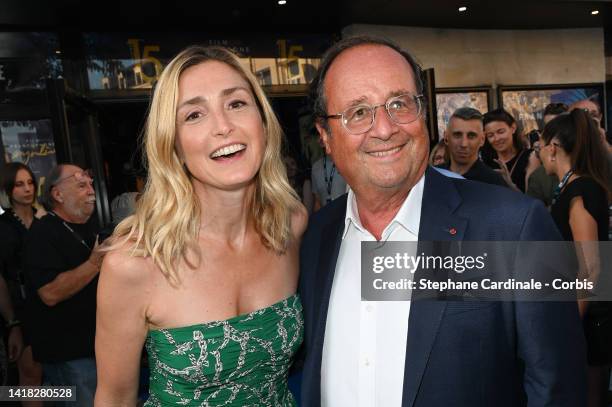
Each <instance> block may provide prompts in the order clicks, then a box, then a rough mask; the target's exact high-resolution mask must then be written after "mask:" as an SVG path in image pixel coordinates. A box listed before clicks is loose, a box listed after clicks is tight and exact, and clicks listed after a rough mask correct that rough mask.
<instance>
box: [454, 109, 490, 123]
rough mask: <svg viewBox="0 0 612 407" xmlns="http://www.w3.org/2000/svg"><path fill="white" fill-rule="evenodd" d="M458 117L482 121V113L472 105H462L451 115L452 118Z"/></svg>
mask: <svg viewBox="0 0 612 407" xmlns="http://www.w3.org/2000/svg"><path fill="white" fill-rule="evenodd" d="M453 117H456V118H458V119H461V120H478V121H480V122H481V123H482V119H483V117H482V113H480V112H479V111H478V110H477V109H474V108H471V107H460V108H459V109H457V110H455V112H454V113H453V114H452V115H451V117H450V118H451V119H452V118H453Z"/></svg>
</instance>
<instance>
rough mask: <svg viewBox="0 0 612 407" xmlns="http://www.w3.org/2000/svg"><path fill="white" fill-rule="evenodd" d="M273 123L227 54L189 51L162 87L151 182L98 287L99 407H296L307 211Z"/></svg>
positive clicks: (151, 129)
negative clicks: (145, 362)
mask: <svg viewBox="0 0 612 407" xmlns="http://www.w3.org/2000/svg"><path fill="white" fill-rule="evenodd" d="M281 138H282V131H281V128H280V125H279V124H278V121H277V119H276V117H275V116H274V113H273V112H272V109H271V107H270V104H269V102H268V101H267V99H266V97H265V95H264V93H263V91H262V89H261V88H260V86H259V85H258V83H257V80H256V79H255V78H254V77H253V75H252V74H251V73H250V72H249V71H247V70H245V68H243V66H242V64H241V63H240V60H239V59H238V58H237V57H236V56H235V55H234V54H232V53H231V52H230V51H228V50H226V49H224V48H218V47H206V48H204V47H190V48H187V49H186V50H184V51H183V52H181V53H180V54H179V55H178V56H176V57H175V58H174V59H173V60H172V61H171V62H170V63H169V64H168V66H167V67H166V68H165V69H164V71H163V73H162V75H161V76H160V78H159V81H158V82H157V85H156V88H155V92H154V95H153V99H152V102H151V108H150V113H149V116H148V119H147V125H146V135H145V151H146V157H147V162H148V171H149V172H148V182H147V185H146V187H145V190H144V192H143V194H142V197H141V199H140V200H139V202H138V205H137V209H136V213H135V215H133V216H130V217H128V218H127V219H125V220H124V221H123V222H121V223H120V224H119V225H118V226H117V228H116V230H115V234H114V237H113V238H112V239H113V247H112V248H111V251H110V252H109V253H108V254H107V255H106V257H105V259H104V263H103V265H102V270H101V272H100V281H99V284H98V316H97V330H96V359H97V366H98V388H97V392H96V399H95V401H96V405H99V406H106V405H109V406H110V405H112V406H115V405H135V403H136V392H137V387H138V376H139V362H140V354H141V351H142V347H143V344H145V342H146V347H147V350H148V354H149V367H150V370H151V374H150V396H149V399H148V401H147V402H146V404H145V405H147V406H166V405H174V404H186V405H196V404H197V405H228V406H247V405H261V406H294V405H295V401H294V399H293V396H292V395H291V393H290V392H289V390H288V387H287V372H288V369H289V367H290V365H291V363H292V357H293V355H294V353H295V352H296V351H297V349H298V348H299V346H300V344H301V342H302V335H303V320H302V308H301V302H300V299H299V297H298V296H297V294H296V288H297V279H298V252H299V244H300V240H301V235H302V233H303V232H304V229H305V227H306V223H307V213H306V210H305V209H304V207H303V206H302V205H301V203H300V202H299V199H298V197H297V195H296V194H295V192H294V191H293V189H292V188H291V186H290V185H289V182H288V181H287V175H286V172H285V168H284V165H283V162H282V159H281V154H280V151H281Z"/></svg>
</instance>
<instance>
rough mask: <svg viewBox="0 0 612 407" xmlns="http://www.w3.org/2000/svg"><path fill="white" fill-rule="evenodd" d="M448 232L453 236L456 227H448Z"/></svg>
mask: <svg viewBox="0 0 612 407" xmlns="http://www.w3.org/2000/svg"><path fill="white" fill-rule="evenodd" d="M448 233H450V234H451V235H453V236H455V235H456V234H457V229H455V228H450V229H448Z"/></svg>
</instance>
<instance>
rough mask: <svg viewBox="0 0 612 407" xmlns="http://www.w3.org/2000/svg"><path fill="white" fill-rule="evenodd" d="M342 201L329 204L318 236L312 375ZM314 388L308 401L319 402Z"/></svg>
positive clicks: (324, 317)
mask: <svg viewBox="0 0 612 407" xmlns="http://www.w3.org/2000/svg"><path fill="white" fill-rule="evenodd" d="M346 198H347V196H346V195H344V196H343V197H340V198H338V199H337V201H339V202H333V203H332V204H331V205H334V208H330V209H331V212H330V214H329V217H330V221H329V223H328V224H327V225H325V226H324V227H323V228H322V233H321V236H320V243H319V244H320V247H319V261H318V264H317V269H316V272H315V281H314V285H313V287H317V288H316V289H315V294H314V302H315V307H319V308H318V312H317V313H316V314H315V315H316V318H317V320H316V321H315V323H314V328H313V329H314V333H313V334H314V338H315V339H314V344H313V349H312V350H311V352H312V353H313V357H314V358H315V364H316V365H315V366H314V371H316V372H321V362H322V358H323V343H324V339H325V328H326V324H327V311H328V309H329V300H330V296H331V289H332V285H333V282H334V275H335V273H336V262H337V260H338V253H339V252H340V244H341V243H342V232H343V231H344V218H345V213H346V202H347V199H346ZM342 201H343V202H342ZM314 386H315V389H314V390H315V394H314V395H313V396H312V399H313V400H321V381H320V380H317V381H316V383H314ZM317 405H318V404H317Z"/></svg>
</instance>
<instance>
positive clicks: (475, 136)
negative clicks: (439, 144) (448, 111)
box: [441, 107, 508, 187]
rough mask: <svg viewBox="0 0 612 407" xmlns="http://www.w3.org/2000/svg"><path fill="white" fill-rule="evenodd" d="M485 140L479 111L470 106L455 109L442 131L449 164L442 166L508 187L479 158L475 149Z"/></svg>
mask: <svg viewBox="0 0 612 407" xmlns="http://www.w3.org/2000/svg"><path fill="white" fill-rule="evenodd" d="M484 141H485V136H484V127H483V124H482V114H481V113H480V112H479V111H478V110H476V109H473V108H471V107H462V108H459V109H457V110H455V112H454V113H453V114H452V116H451V118H450V120H449V121H448V126H447V127H446V131H445V132H444V142H445V143H446V146H447V148H448V153H449V156H450V163H448V164H446V165H442V166H441V167H442V168H445V169H447V170H450V171H453V172H456V173H457V174H461V175H463V177H464V178H466V179H471V180H474V181H480V182H486V183H487V184H493V185H500V186H504V187H506V186H508V184H506V182H505V181H504V179H503V178H502V176H501V175H499V174H498V173H497V172H495V171H493V170H492V169H490V168H489V167H487V166H486V165H485V164H484V163H483V162H482V161H480V159H479V158H478V151H479V150H480V148H481V147H482V146H483V144H484Z"/></svg>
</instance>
